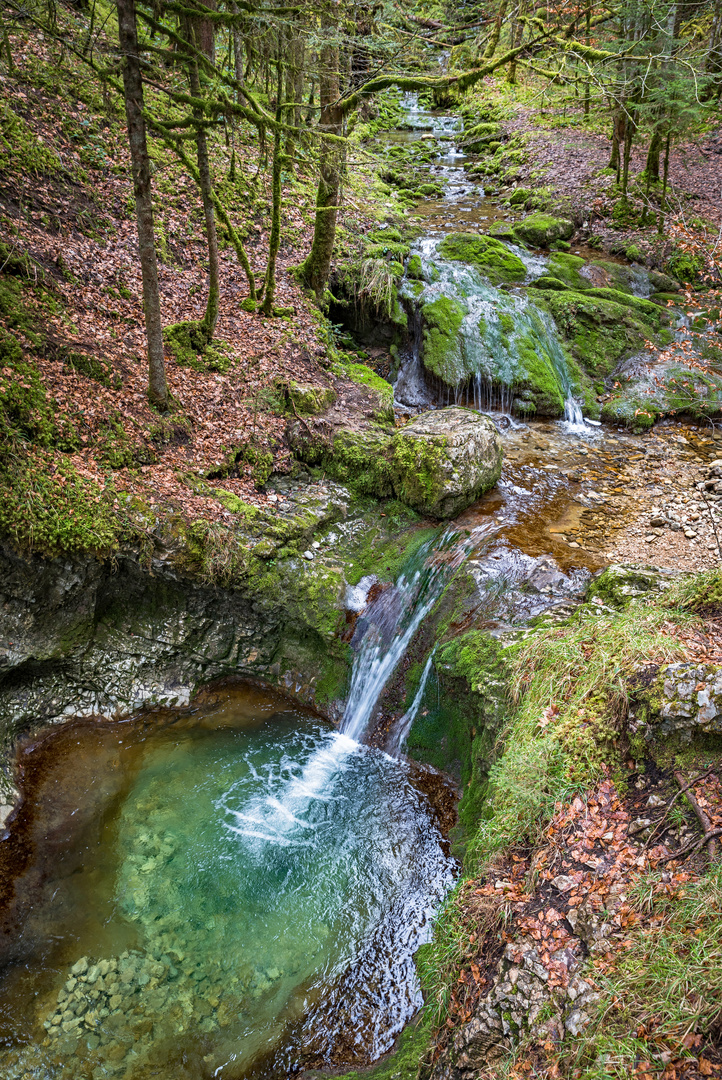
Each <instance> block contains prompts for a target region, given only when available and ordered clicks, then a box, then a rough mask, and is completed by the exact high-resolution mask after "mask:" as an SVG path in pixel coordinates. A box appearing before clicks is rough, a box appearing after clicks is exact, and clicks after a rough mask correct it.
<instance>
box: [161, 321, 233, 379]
mask: <svg viewBox="0 0 722 1080" xmlns="http://www.w3.org/2000/svg"><path fill="white" fill-rule="evenodd" d="M163 340H164V342H165V345H166V348H167V349H168V351H169V352H170V353H172V354H173V356H174V357H175V359H176V362H177V363H178V364H185V365H186V366H187V367H192V368H194V369H195V370H196V371H228V369H229V367H230V366H231V364H232V363H233V358H232V357H231V356H230V355H229V353H228V346H227V345H226V344H225V342H223V341H214V342H212V343H211V341H210V339H209V337H208V330H207V328H206V326H205V324H204V323H203V322H198V321H193V320H190V321H188V322H181V323H174V324H172V325H171V326H166V327H165V329H164V330H163Z"/></svg>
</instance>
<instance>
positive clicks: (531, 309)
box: [394, 237, 585, 430]
mask: <svg viewBox="0 0 722 1080" xmlns="http://www.w3.org/2000/svg"><path fill="white" fill-rule="evenodd" d="M439 243H440V240H439V239H438V238H435V237H426V238H425V239H423V240H421V241H420V242H419V244H418V245H417V247H416V255H417V259H419V260H420V263H421V274H420V275H419V273H418V269H417V270H416V275H417V276H416V277H415V278H414V279H408V278H407V279H405V280H404V281H403V282H402V285H401V297H402V298H403V299H405V301H406V303H407V305H412V306H413V309H414V311H415V314H416V318H415V325H414V339H413V348H412V351H411V355H410V356H409V358H408V359H407V361H406V362H405V363H404V364H402V366H401V369H400V371H399V373H398V376H397V378H396V382H395V385H394V395H395V398H396V401H397V403H398V404H399V405H400V406H401V407H408V408H410V409H414V408H418V407H419V406H422V405H430V404H435V405H438V406H444V405H448V404H452V403H455V404H462V403H464V402H468V403H469V405H471V406H472V407H473V408H476V409H478V410H479V411H480V412H499V411H501V412H502V413H504V414H505V415H507V416H511V414H512V413H521V414H524V413H525V412H527V411H528V412H530V413H533V412H534V408H535V403H534V394H535V393H539V390H538V388H539V387H540V386H541V387H542V390H541V394H542V397H543V396H544V394H546V395H547V396H548V397H550V398H551V402H550V404H551V403H552V402H553V401H554V398H555V397H556V399H557V400H558V401H559V403H560V405H561V406H562V408H563V412H564V418H565V420H566V421H567V422H568V424H569V425H570V426H571V427H572V428H576V429H577V430H583V429H584V427H585V421H584V418H583V416H582V410H581V406H580V405H579V403H578V402H577V401H576V400H575V398H574V393H573V386H572V381H571V377H570V374H569V370H568V367H567V360H566V356H565V354H564V350H563V348H562V345H561V342H560V341H559V337H558V335H557V330H556V326H555V324H554V320H553V319H552V317H551V316H550V315H549V314H548V312H546V311H543V310H542V309H541V308H538V307H537V306H536V305H535V304H534V303H532V301H531V300H530V299H529V298H528V297H527V296H521V295H516V294H514V293H510V292H505V291H504V290H502V289H498V288H496V287H495V286H493V285H491V284H490V283H489V282H488V281H487V280H486V279H485V278H484V277H483V276H482V273H481V272H479V271H478V270H477V269H476V268H475V267H473V266H469V265H466V264H465V263H462V262H457V261H453V260H444V259H443V258H442V257H441V256H440V255H439V254H438V245H439ZM511 250H512V251H513V253H514V254H517V253H518V252H519V251H520V249H518V248H515V247H513V246H511ZM524 263H525V266H526V268H527V273H528V276H529V277H532V278H533V277H536V276H538V275H539V273H540V272H541V271H542V270H543V269H544V260H543V257H541V256H529V255H528V253H526V258H525V259H524ZM420 279H421V280H420ZM450 328H453V329H451V330H450ZM555 384H556V390H555V389H554V387H555ZM544 387H546V389H544Z"/></svg>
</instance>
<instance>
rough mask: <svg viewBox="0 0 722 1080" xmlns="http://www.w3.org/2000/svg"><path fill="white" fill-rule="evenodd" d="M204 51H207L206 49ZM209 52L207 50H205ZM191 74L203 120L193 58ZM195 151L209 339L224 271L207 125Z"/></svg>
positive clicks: (193, 35)
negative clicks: (205, 250)
mask: <svg viewBox="0 0 722 1080" xmlns="http://www.w3.org/2000/svg"><path fill="white" fill-rule="evenodd" d="M201 25H202V24H201ZM206 37H207V35H204V34H202V33H200V32H199V31H197V29H196V26H193V27H191V28H190V40H191V42H193V40H194V39H195V41H196V43H197V47H199V48H200V45H201V43H202V42H204V41H205V39H206ZM203 51H204V52H205V49H204V50H203ZM206 55H208V54H207V53H206ZM188 74H189V81H190V88H191V96H192V97H193V98H194V105H193V116H194V119H196V120H198V121H202V120H204V119H205V110H204V109H203V106H202V105H201V104H200V99H201V83H200V76H199V72H198V61H197V60H195V59H191V60H190V61H189V71H188ZM196 151H197V155H198V175H199V178H200V188H201V198H202V200H203V214H204V217H205V220H206V240H207V243H208V302H207V303H206V313H205V315H204V316H203V320H202V324H203V332H204V334H205V336H206V338H207V340H208V341H209V342H210V341H212V339H213V334H214V333H215V329H216V323H217V322H218V306H219V302H220V296H221V274H220V259H219V256H218V233H217V232H216V215H215V209H214V206H213V185H212V183H211V167H210V161H209V159H208V139H207V137H206V129H205V127H203V126H201V125H199V126H198V128H197V129H196Z"/></svg>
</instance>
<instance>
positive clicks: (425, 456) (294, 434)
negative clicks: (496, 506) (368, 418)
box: [289, 407, 502, 518]
mask: <svg viewBox="0 0 722 1080" xmlns="http://www.w3.org/2000/svg"><path fill="white" fill-rule="evenodd" d="M289 441H290V443H291V446H292V447H293V450H294V452H295V453H296V455H297V456H298V457H299V458H300V459H301V460H302V461H305V462H307V463H308V464H310V465H320V466H322V467H323V469H324V470H325V471H326V472H327V473H328V474H330V475H331V476H334V477H336V478H337V479H338V480H341V481H342V482H344V483H348V484H349V485H350V486H352V487H353V488H354V489H355V490H356V491H358V493H359V494H362V495H375V496H376V497H377V498H383V497H387V496H390V495H395V496H396V498H397V499H400V500H401V502H404V503H406V505H407V506H411V507H413V509H414V510H418V511H419V512H420V513H422V514H428V515H429V516H430V517H436V518H449V517H453V516H454V515H456V514H459V513H461V511H462V510H465V509H466V507H467V506H470V505H471V503H473V502H474V501H475V500H476V499H478V498H479V497H480V496H481V495H483V494H484V492H485V491H488V490H489V489H490V488H491V487H493V486H494V484H495V483H496V482H497V480H498V479H499V476H500V473H501V461H502V446H501V440H500V438H499V434H498V432H497V430H496V428H495V427H494V424H493V423H492V422H491V420H489V418H488V417H486V416H481V415H480V414H479V413H477V412H474V411H473V410H471V409H461V408H456V407H452V408H448V409H437V410H435V411H432V412H428V413H424V415H423V416H420V417H418V418H417V419H416V420H414V421H413V422H412V423H410V424H407V425H406V426H405V427H403V428H399V429H397V430H396V431H393V430H392V429H390V428H387V427H383V426H381V425H379V424H375V423H366V424H364V423H357V424H356V425H355V426H354V427H350V426H347V425H343V424H342V425H338V426H336V425H334V422H333V416H332V415H331V414H329V415H325V416H321V417H316V418H312V419H309V420H308V421H303V422H302V423H301V422H300V421H297V422H296V423H294V424H291V425H290V426H289Z"/></svg>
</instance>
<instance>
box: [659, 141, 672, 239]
mask: <svg viewBox="0 0 722 1080" xmlns="http://www.w3.org/2000/svg"><path fill="white" fill-rule="evenodd" d="M671 140H672V136H671V133H670V132H669V131H668V132H667V141H666V143H665V146H664V179H663V181H662V202H661V204H660V210H659V224H658V226H657V232H658V233H659V235H660V236H661V235H662V234H663V233H664V215H665V212H666V210H667V180H668V179H669V144H670V142H671Z"/></svg>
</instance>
